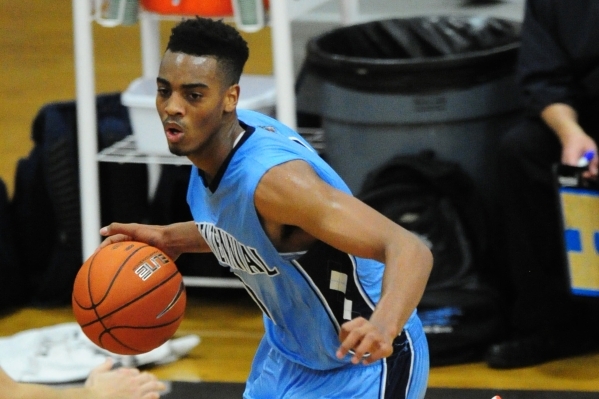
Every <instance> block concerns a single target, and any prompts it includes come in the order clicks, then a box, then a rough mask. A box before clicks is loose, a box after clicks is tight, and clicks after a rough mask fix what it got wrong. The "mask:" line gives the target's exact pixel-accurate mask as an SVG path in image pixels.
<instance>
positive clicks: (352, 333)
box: [337, 319, 360, 359]
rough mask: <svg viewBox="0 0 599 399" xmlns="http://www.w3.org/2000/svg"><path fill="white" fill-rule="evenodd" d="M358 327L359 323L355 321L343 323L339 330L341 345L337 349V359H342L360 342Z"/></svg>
mask: <svg viewBox="0 0 599 399" xmlns="http://www.w3.org/2000/svg"><path fill="white" fill-rule="evenodd" d="M359 326H360V322H359V321H358V320H357V319H354V320H351V321H348V322H346V323H343V325H342V326H341V329H340V330H339V341H341V345H340V346H339V349H337V358H339V359H342V358H344V357H345V356H346V355H347V354H348V353H349V351H350V350H351V349H352V348H354V346H355V345H357V343H358V342H359V340H360V333H359V332H358V331H357V330H358V328H359Z"/></svg>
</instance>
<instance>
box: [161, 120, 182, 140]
mask: <svg viewBox="0 0 599 399" xmlns="http://www.w3.org/2000/svg"><path fill="white" fill-rule="evenodd" d="M164 132H165V133H166V138H167V139H168V141H170V142H177V141H179V140H181V139H182V138H183V134H184V133H183V130H182V129H181V128H180V127H179V126H174V125H173V124H169V125H167V126H165V129H164Z"/></svg>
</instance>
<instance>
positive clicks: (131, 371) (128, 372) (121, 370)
mask: <svg viewBox="0 0 599 399" xmlns="http://www.w3.org/2000/svg"><path fill="white" fill-rule="evenodd" d="M117 371H118V372H119V373H121V374H126V375H129V376H137V375H139V374H140V371H139V370H138V369H136V368H131V367H121V368H119V369H118V370H117Z"/></svg>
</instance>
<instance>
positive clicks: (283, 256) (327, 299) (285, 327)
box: [187, 110, 420, 370]
mask: <svg viewBox="0 0 599 399" xmlns="http://www.w3.org/2000/svg"><path fill="white" fill-rule="evenodd" d="M238 118H239V120H240V122H242V126H244V127H245V128H246V133H245V134H244V136H243V138H242V139H241V141H240V142H239V143H238V145H237V146H236V147H235V149H234V151H233V152H232V154H231V155H230V157H229V158H228V159H227V160H226V161H225V163H224V165H223V166H222V168H221V170H220V171H219V173H218V174H217V176H216V177H215V179H214V181H213V182H212V183H211V185H210V186H209V187H206V186H205V185H204V180H203V178H202V175H201V171H198V169H197V168H195V167H193V168H192V172H191V178H190V184H189V190H188V195H187V200H188V203H189V205H190V208H191V212H192V214H193V218H194V220H195V221H196V223H197V224H198V229H199V231H200V232H201V234H202V236H203V237H204V239H205V240H206V242H207V243H208V245H209V246H210V247H211V249H212V251H213V252H214V254H215V255H216V257H217V259H218V260H219V262H220V264H221V265H223V266H228V267H230V268H231V270H232V271H233V272H234V273H235V274H236V275H237V276H238V277H239V278H240V279H241V281H242V282H243V283H244V285H245V287H246V289H247V291H248V292H249V294H250V295H251V296H252V298H253V299H254V300H255V301H256V303H257V304H258V306H259V307H260V308H261V309H262V311H263V312H264V324H265V331H266V339H267V340H268V342H269V344H270V345H271V346H272V347H273V348H275V349H276V350H278V351H279V352H280V353H281V354H282V355H283V356H284V357H285V358H287V359H288V360H290V361H292V362H294V363H297V364H300V365H303V366H305V367H308V368H311V369H314V370H330V369H333V368H338V367H340V366H343V365H346V364H348V363H349V359H350V356H349V355H348V356H347V357H346V358H344V359H337V357H336V356H335V353H336V351H337V349H338V347H339V344H340V342H339V338H338V333H339V326H340V325H341V324H343V323H344V322H346V321H348V320H351V319H353V318H355V317H358V316H363V317H365V318H369V317H370V315H371V313H372V310H373V309H374V306H375V304H376V303H377V301H378V300H379V297H380V290H381V281H382V275H383V269H384V265H383V264H381V263H380V262H376V261H373V260H370V259H363V258H357V257H355V256H352V255H348V254H346V253H342V252H340V251H338V250H336V249H334V248H332V247H330V246H328V245H326V244H324V243H322V242H317V243H316V244H315V245H314V246H313V247H312V248H310V250H308V251H306V252H302V253H279V252H278V251H277V249H276V248H275V247H274V246H273V245H272V243H271V241H270V239H269V238H268V237H267V235H266V233H265V231H264V230H263V227H262V225H261V223H260V219H259V216H258V214H257V213H256V209H255V206H254V192H255V190H256V186H257V185H258V183H259V181H260V179H261V178H262V176H263V175H264V174H265V173H266V172H267V171H268V170H269V169H270V168H272V167H274V166H276V165H280V164H282V163H285V162H288V161H291V160H303V161H305V162H307V163H308V164H309V165H310V166H311V167H312V168H313V169H314V170H315V171H316V173H317V174H318V175H319V176H320V177H321V178H322V179H323V180H324V181H325V182H327V183H328V184H330V185H331V186H333V187H335V188H337V189H339V190H342V191H344V192H347V193H349V192H350V191H349V189H348V187H347V186H346V184H345V183H344V182H343V181H342V180H341V178H340V177H339V176H338V175H337V173H335V172H334V171H333V170H332V169H331V167H330V166H329V165H328V164H327V163H326V162H324V161H323V159H322V158H321V157H320V156H319V155H318V154H317V153H316V152H315V151H314V149H312V148H311V146H310V145H309V144H308V143H307V142H306V141H305V140H304V139H303V138H302V137H301V136H300V135H299V134H297V133H296V132H294V131H292V130H291V129H289V128H288V127H286V126H284V125H282V124H281V123H279V122H278V121H276V120H274V119H272V118H270V117H268V116H265V115H262V114H259V113H256V112H253V111H245V110H238ZM416 317H417V316H416V314H415V313H414V314H413V315H412V317H411V318H410V321H409V322H408V324H407V325H406V329H409V328H410V326H411V325H413V324H414V327H413V328H417V327H416V326H418V328H420V323H418V322H417V319H416ZM415 322H416V323H415Z"/></svg>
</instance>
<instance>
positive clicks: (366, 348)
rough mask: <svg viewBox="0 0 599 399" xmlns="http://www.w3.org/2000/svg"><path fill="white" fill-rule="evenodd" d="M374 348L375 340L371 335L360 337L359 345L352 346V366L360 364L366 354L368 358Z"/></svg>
mask: <svg viewBox="0 0 599 399" xmlns="http://www.w3.org/2000/svg"><path fill="white" fill-rule="evenodd" d="M376 346H377V345H376V339H375V337H374V336H373V334H366V335H364V336H362V337H361V339H360V341H359V343H357V344H356V345H354V350H353V352H354V356H353V357H352V359H351V362H352V363H353V364H358V363H360V362H361V361H362V360H363V359H364V357H365V356H366V355H367V354H368V355H369V356H370V354H371V353H372V352H373V350H374V349H375V348H376Z"/></svg>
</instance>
